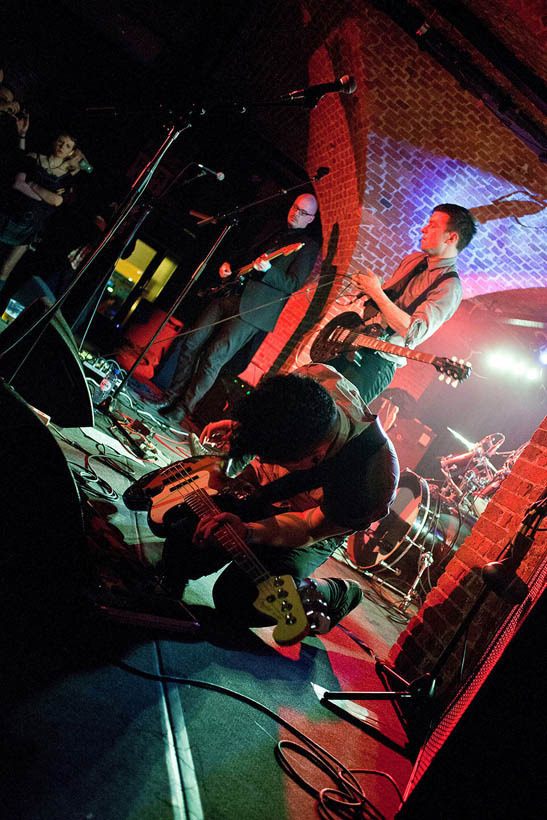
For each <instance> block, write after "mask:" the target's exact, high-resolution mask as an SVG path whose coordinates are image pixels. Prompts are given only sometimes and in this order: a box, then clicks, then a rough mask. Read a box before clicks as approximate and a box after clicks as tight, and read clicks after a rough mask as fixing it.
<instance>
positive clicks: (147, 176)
mask: <svg viewBox="0 0 547 820" xmlns="http://www.w3.org/2000/svg"><path fill="white" fill-rule="evenodd" d="M193 113H194V111H193V110H192V111H190V112H189V114H188V120H187V122H186V124H185V125H182V126H180V125H179V124H178V123H173V122H172V123H171V124H170V126H169V130H168V133H167V136H166V137H165V139H164V140H163V142H162V143H161V145H160V146H159V148H158V149H157V151H156V153H155V154H154V156H153V157H152V159H151V160H150V161H149V162H148V163H147V164H146V165H145V167H144V168H143V169H142V171H141V172H140V174H139V175H138V177H137V178H136V179H135V181H134V182H133V183H132V185H131V189H130V191H129V193H128V195H127V197H126V201H125V204H123V205H122V206H121V208H120V211H119V213H118V215H117V217H116V219H115V221H114V223H113V225H112V227H111V228H110V229H109V230H108V231H107V233H106V235H105V236H104V237H103V239H102V240H101V241H100V242H99V244H98V245H97V247H96V248H95V250H94V251H93V252H92V253H91V254H90V256H89V258H88V259H87V260H86V261H85V263H84V264H83V265H82V267H81V268H80V270H79V271H78V273H77V275H76V276H75V278H74V279H73V280H72V282H71V283H70V285H69V286H68V287H67V288H66V290H65V291H64V293H62V294H61V296H60V297H59V298H58V299H57V300H56V301H55V302H54V303H53V305H52V306H51V307H50V308H48V309H47V310H46V311H45V313H44V314H43V315H42V316H40V318H39V319H37V320H36V322H34V324H33V325H31V327H29V328H28V329H27V330H26V331H25V333H24V334H23V335H22V336H20V337H19V338H18V339H16V340H15V341H14V342H13V343H12V344H11V345H9V347H7V348H6V350H3V351H2V353H1V355H0V358H1V357H2V356H5V355H7V354H8V353H9V352H10V351H11V350H13V349H14V348H15V347H16V346H17V345H18V344H19V343H20V342H22V341H23V339H25V338H26V337H28V336H30V335H31V334H32V333H34V334H35V338H34V340H33V343H32V345H31V347H30V349H29V350H28V351H27V353H26V354H25V355H24V356H23V358H22V360H21V362H20V363H19V365H18V367H17V370H19V369H20V368H21V367H22V365H23V364H24V362H25V361H26V360H27V358H28V356H29V355H30V354H31V352H32V350H33V349H34V348H35V347H36V345H37V344H38V342H39V341H40V339H41V338H42V335H43V334H44V332H45V330H46V328H47V326H48V325H49V324H50V323H51V322H52V321H53V317H54V315H55V313H56V312H57V311H58V310H59V309H60V308H61V307H62V305H63V304H64V303H65V301H66V300H67V298H68V297H69V295H70V294H71V293H72V291H73V290H74V289H75V288H76V287H77V285H78V284H79V283H80V282H81V280H82V279H83V277H84V275H85V273H86V272H87V270H88V268H89V267H90V265H91V264H92V263H93V262H94V261H95V260H96V259H97V257H98V256H99V254H100V253H101V252H102V251H103V250H104V248H106V247H107V245H108V244H109V243H110V242H111V240H112V238H113V237H114V236H115V234H116V233H117V232H118V230H119V229H120V227H121V226H122V225H123V224H124V223H125V221H126V219H127V217H128V216H129V214H130V212H131V211H132V210H133V208H134V207H135V205H136V204H137V203H138V201H139V200H140V198H141V197H142V196H143V194H144V192H145V190H146V188H147V187H148V184H149V182H150V180H151V179H152V176H153V175H154V172H155V171H156V169H157V167H158V166H159V164H160V162H161V160H162V159H163V157H164V155H165V154H166V152H167V151H168V150H169V148H170V147H171V146H172V144H173V143H174V142H175V140H176V139H177V138H178V137H179V136H180V134H182V132H183V131H186V130H187V129H188V128H191V127H192V121H191V115H192V114H193ZM199 113H202V112H201V111H200V112H199ZM108 277H110V270H109V271H108ZM106 282H107V283H108V278H107V280H106ZM101 287H103V285H102V284H101ZM94 293H95V292H94ZM93 295H94V294H93ZM81 315H82V314H80V316H81ZM79 318H80V317H78V319H79ZM13 378H14V374H12V376H11V377H10V379H9V380H8V383H9V381H10V380H12V379H13Z"/></svg>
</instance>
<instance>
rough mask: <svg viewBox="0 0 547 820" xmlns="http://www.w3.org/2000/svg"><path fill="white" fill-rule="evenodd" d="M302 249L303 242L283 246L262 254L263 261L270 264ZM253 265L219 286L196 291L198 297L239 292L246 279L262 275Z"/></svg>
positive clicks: (240, 270) (227, 278)
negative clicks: (280, 257)
mask: <svg viewBox="0 0 547 820" xmlns="http://www.w3.org/2000/svg"><path fill="white" fill-rule="evenodd" d="M303 247H304V243H303V242H295V243H293V244H292V245H285V246H284V247H282V248H278V249H277V250H275V251H271V253H266V254H263V259H264V260H265V261H266V262H271V261H272V260H273V259H277V257H278V256H290V255H291V254H292V253H296V252H297V251H299V250H300V248H303ZM253 265H254V262H251V264H250V265H246V266H245V267H244V268H240V269H239V270H238V271H237V273H232V275H231V276H228V277H226V279H224V281H223V282H222V283H221V284H220V285H216V286H215V287H212V288H206V289H205V290H200V291H198V296H202V297H203V296H226V295H227V294H229V293H239V292H241V291H242V290H243V285H244V284H245V281H246V280H247V279H250V278H260V277H262V275H263V274H262V272H261V271H258V270H256V269H255V268H254V267H253Z"/></svg>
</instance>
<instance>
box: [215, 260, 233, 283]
mask: <svg viewBox="0 0 547 820" xmlns="http://www.w3.org/2000/svg"><path fill="white" fill-rule="evenodd" d="M218 275H219V276H220V278H221V279H227V278H228V276H231V275H232V269H231V267H230V263H229V262H223V263H222V265H221V266H220V268H219V269H218Z"/></svg>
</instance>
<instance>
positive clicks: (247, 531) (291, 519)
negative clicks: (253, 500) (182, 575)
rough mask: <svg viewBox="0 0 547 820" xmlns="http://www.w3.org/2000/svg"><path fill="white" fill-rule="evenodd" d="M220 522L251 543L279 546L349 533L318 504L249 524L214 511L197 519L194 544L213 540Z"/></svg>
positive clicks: (293, 546) (292, 546)
mask: <svg viewBox="0 0 547 820" xmlns="http://www.w3.org/2000/svg"><path fill="white" fill-rule="evenodd" d="M224 524H229V525H230V527H232V529H233V530H235V532H236V534H237V535H239V537H240V538H242V539H243V540H244V541H245V542H246V543H247V544H250V545H251V546H253V545H254V546H258V545H259V544H267V545H268V546H270V547H279V548H280V549H296V548H297V547H309V546H310V545H311V544H315V542H316V541H321V540H322V539H323V538H329V537H330V536H332V535H342V534H344V533H348V532H351V530H350V529H349V528H348V527H341V526H340V525H339V524H336V523H335V522H334V521H330V520H329V519H328V518H327V517H326V516H325V514H324V513H323V511H322V510H321V509H320V508H319V507H314V508H312V509H311V510H305V511H304V512H284V513H280V514H279V515H274V516H272V517H271V518H265V519H263V520H262V521H254V522H252V523H245V522H243V521H242V520H241V519H240V518H238V516H237V515H233V514H232V513H218V514H217V515H213V516H210V517H208V518H203V519H202V520H201V521H200V522H199V524H198V526H197V527H196V531H195V533H194V538H193V541H194V543H197V544H201V543H204V542H206V541H207V540H208V539H209V538H213V539H214V537H215V530H216V529H217V528H218V527H220V526H222V525H224Z"/></svg>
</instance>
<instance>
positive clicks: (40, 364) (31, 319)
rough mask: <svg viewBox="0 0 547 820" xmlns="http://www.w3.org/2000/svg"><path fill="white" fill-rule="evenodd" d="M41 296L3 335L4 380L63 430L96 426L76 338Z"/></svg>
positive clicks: (0, 365) (0, 373)
mask: <svg viewBox="0 0 547 820" xmlns="http://www.w3.org/2000/svg"><path fill="white" fill-rule="evenodd" d="M50 307H51V303H50V301H49V300H48V299H47V298H45V297H43V296H42V297H40V298H38V299H36V300H35V301H34V302H32V303H31V304H30V305H29V306H28V307H27V308H25V310H23V311H22V312H21V313H20V314H19V316H18V317H17V318H16V319H14V321H13V322H12V323H11V324H10V325H8V327H7V328H6V329H5V330H4V331H3V332H2V333H1V334H0V376H3V377H4V379H6V381H8V382H9V383H10V384H11V385H12V387H14V388H15V390H17V392H18V393H19V394H20V395H21V396H22V397H23V398H24V399H25V400H26V401H27V402H28V403H29V404H32V405H33V407H36V408H37V409H38V410H42V411H43V412H44V413H47V414H48V416H51V419H52V421H53V422H54V423H55V424H58V425H60V426H61V427H89V426H92V425H93V405H92V402H91V396H90V394H89V390H88V387H87V383H86V380H85V374H84V370H83V367H82V364H81V361H80V357H79V355H78V349H77V346H76V343H75V341H74V337H73V335H72V332H71V330H70V328H69V327H68V325H67V323H66V322H65V320H64V319H63V317H62V315H61V313H60V311H56V312H55V313H54V314H53V316H50V317H48V319H46V320H44V322H40V323H39V324H38V326H37V327H34V325H35V324H36V323H37V322H38V320H40V319H41V318H42V317H43V316H44V315H45V313H46V312H47V310H48V309H49V308H50Z"/></svg>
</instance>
